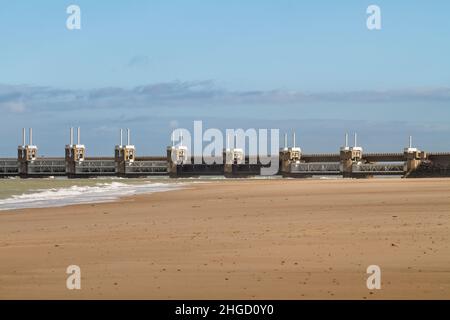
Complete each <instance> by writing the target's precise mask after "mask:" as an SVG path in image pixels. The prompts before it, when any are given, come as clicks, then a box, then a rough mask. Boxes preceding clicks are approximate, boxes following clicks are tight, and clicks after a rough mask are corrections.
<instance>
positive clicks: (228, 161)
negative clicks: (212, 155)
mask: <svg viewBox="0 0 450 320" xmlns="http://www.w3.org/2000/svg"><path fill="white" fill-rule="evenodd" d="M233 164H234V157H233V151H232V149H224V150H223V175H224V176H225V177H231V176H233Z"/></svg>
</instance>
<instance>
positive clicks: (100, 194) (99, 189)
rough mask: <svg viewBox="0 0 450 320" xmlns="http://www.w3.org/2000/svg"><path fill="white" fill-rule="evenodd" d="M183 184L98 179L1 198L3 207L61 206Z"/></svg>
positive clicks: (107, 200) (95, 201) (172, 188)
mask: <svg viewBox="0 0 450 320" xmlns="http://www.w3.org/2000/svg"><path fill="white" fill-rule="evenodd" d="M180 187H182V184H180V183H145V184H126V183H122V182H115V181H114V182H110V183H97V184H95V185H94V186H76V185H74V186H71V187H67V188H58V189H41V190H36V191H35V192H32V193H27V194H21V195H14V196H11V197H10V198H7V199H1V200H0V210H12V209H23V208H42V207H59V206H66V205H71V204H80V203H98V202H110V201H114V200H116V199H118V198H120V197H124V196H131V195H136V194H143V193H153V192H164V191H170V190H174V189H179V188H180Z"/></svg>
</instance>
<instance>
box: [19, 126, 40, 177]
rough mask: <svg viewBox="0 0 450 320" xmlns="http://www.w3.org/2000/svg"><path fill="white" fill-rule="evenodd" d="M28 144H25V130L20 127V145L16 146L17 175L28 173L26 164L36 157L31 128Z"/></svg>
mask: <svg viewBox="0 0 450 320" xmlns="http://www.w3.org/2000/svg"><path fill="white" fill-rule="evenodd" d="M29 132H30V133H29V144H26V136H25V135H26V131H25V128H23V129H22V145H20V146H18V147H17V164H18V171H19V175H20V176H22V177H25V176H27V175H28V165H29V164H30V163H33V161H34V160H36V158H37V147H36V146H35V145H33V129H32V128H30V131H29Z"/></svg>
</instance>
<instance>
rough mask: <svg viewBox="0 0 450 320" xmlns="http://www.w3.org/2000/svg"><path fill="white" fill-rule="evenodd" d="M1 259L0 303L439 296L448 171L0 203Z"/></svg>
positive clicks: (447, 252) (449, 223)
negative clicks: (73, 271)
mask: <svg viewBox="0 0 450 320" xmlns="http://www.w3.org/2000/svg"><path fill="white" fill-rule="evenodd" d="M0 261H1V263H0V298H1V299H23V298H25V299H91V298H95V299H450V180H448V179H423V180H419V179H417V180H414V179H410V180H407V179H406V180H405V179H379V180H377V179H369V180H291V179H285V180H281V179H280V180H229V181H213V182H208V183H198V184H188V185H187V187H186V189H183V190H177V191H169V192H161V193H154V194H149V195H139V196H134V197H128V198H123V199H121V200H120V201H116V202H112V203H102V204H84V205H74V206H66V207H57V208H40V209H23V210H14V211H2V212H0ZM69 265H78V266H80V268H81V274H82V282H81V286H82V288H81V290H68V289H67V288H66V279H67V277H68V275H67V274H66V268H67V266H69ZM369 265H379V266H380V268H381V272H382V288H381V290H372V291H371V290H368V289H367V287H366V279H367V277H368V274H366V268H367V267H368V266H369Z"/></svg>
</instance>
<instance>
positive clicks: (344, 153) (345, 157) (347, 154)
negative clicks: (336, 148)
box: [340, 148, 353, 178]
mask: <svg viewBox="0 0 450 320" xmlns="http://www.w3.org/2000/svg"><path fill="white" fill-rule="evenodd" d="M340 159H341V172H342V176H343V177H344V178H350V177H351V176H352V168H353V160H352V150H350V148H341V152H340Z"/></svg>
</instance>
